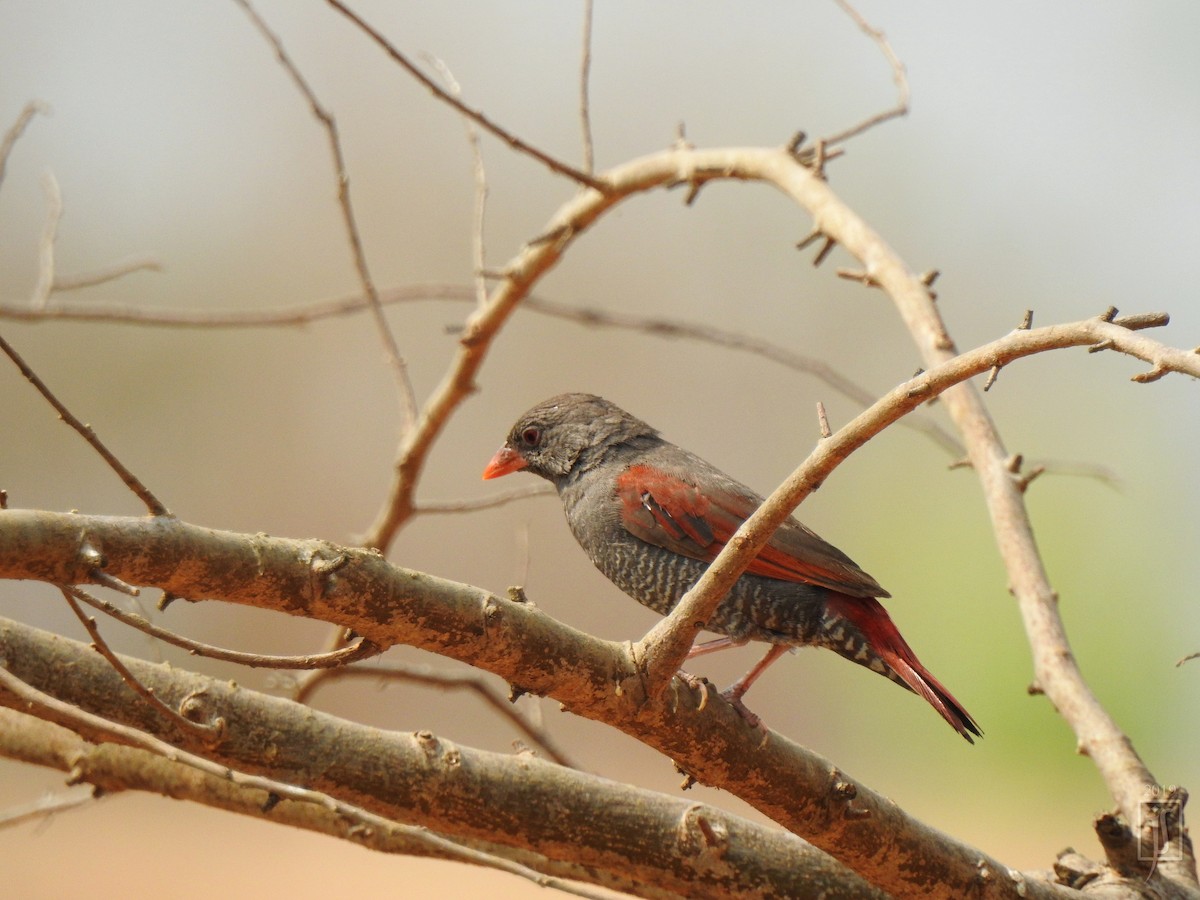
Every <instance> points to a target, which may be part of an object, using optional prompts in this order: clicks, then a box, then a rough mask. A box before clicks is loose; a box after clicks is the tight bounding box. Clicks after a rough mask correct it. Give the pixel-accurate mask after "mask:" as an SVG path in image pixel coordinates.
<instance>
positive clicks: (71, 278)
mask: <svg viewBox="0 0 1200 900" xmlns="http://www.w3.org/2000/svg"><path fill="white" fill-rule="evenodd" d="M162 270H163V267H162V263H160V262H159V261H158V260H156V259H153V258H151V257H148V256H141V257H138V258H136V259H127V260H123V261H121V262H116V263H113V264H112V265H110V266H105V267H104V268H102V269H94V270H93V271H91V272H81V273H80V274H78V275H57V276H55V278H54V291H55V293H60V292H62V291H77V290H79V289H80V288H90V287H95V286H96V285H98V284H104V283H105V282H108V281H115V280H116V279H118V278H124V277H125V276H126V275H130V274H132V273H133V272H161V271H162Z"/></svg>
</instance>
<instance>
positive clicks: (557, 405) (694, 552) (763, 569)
mask: <svg viewBox="0 0 1200 900" xmlns="http://www.w3.org/2000/svg"><path fill="white" fill-rule="evenodd" d="M522 469H524V470H527V471H529V472H532V473H533V474H535V475H540V476H541V477H542V478H545V479H546V480H547V481H549V482H550V483H551V484H553V485H554V487H555V488H556V489H557V490H558V495H559V498H560V499H561V500H562V503H563V509H564V511H565V512H566V516H567V523H568V524H569V525H570V527H571V531H572V533H573V534H574V535H575V539H576V540H577V541H579V544H580V546H581V547H583V549H584V551H585V552H586V553H587V555H588V556H589V557H590V558H591V560H592V562H593V563H594V564H595V565H596V568H598V569H599V570H600V571H601V572H603V573H604V574H605V575H606V576H607V577H608V578H609V579H610V580H611V581H612V582H613V583H614V584H616V585H617V587H619V588H620V589H621V590H623V591H624V592H625V593H626V594H628V595H629V596H631V597H633V599H635V600H637V601H638V602H639V603H641V604H642V605H643V606H647V607H649V608H650V609H652V610H654V611H655V612H658V613H660V614H662V615H666V614H667V613H669V612H670V611H671V609H672V608H674V606H675V604H676V603H678V602H679V599H680V598H681V597H682V596H683V595H684V594H685V593H686V592H687V590H688V589H689V588H690V587H691V586H692V585H693V584H695V583H696V581H697V580H698V579H699V578H700V576H701V575H703V574H704V570H705V569H706V568H707V567H708V564H709V563H710V562H711V561H712V560H713V559H714V558H715V557H716V555H717V553H719V552H720V550H721V548H722V547H724V545H725V543H726V542H727V541H728V540H729V539H730V537H732V536H733V533H734V532H735V531H737V529H738V527H739V526H740V525H741V524H742V523H743V522H744V521H745V520H746V519H747V518H748V517H749V516H750V515H751V513H753V512H754V510H755V509H757V508H758V507H759V506H760V505H761V504H762V502H763V500H762V497H760V496H759V495H757V494H755V493H754V492H753V491H752V490H750V488H748V487H746V486H745V485H743V484H740V483H739V482H737V481H735V480H734V479H732V478H730V477H729V476H728V475H726V474H725V473H724V472H721V471H720V470H719V469H717V468H716V467H714V466H712V465H710V464H709V463H707V462H705V461H704V460H703V459H701V458H700V457H698V456H696V455H695V454H693V453H689V452H688V451H687V450H684V449H682V448H680V447H677V446H675V445H674V444H672V443H669V442H668V441H666V440H664V439H663V438H661V437H660V436H659V433H658V431H656V430H655V429H654V428H651V427H650V426H649V425H647V424H646V423H645V422H643V421H641V420H640V419H637V418H635V417H634V416H631V415H630V414H629V413H627V412H625V410H623V409H621V408H620V407H618V406H617V405H616V404H614V403H610V402H609V401H607V400H605V399H603V398H602V397H597V396H595V395H593V394H560V395H559V396H557V397H552V398H550V399H549V400H546V401H544V402H542V403H539V404H538V405H537V406H535V407H533V408H532V409H531V410H529V411H528V412H527V413H525V414H524V415H523V416H521V418H520V419H518V420H517V423H516V424H515V425H514V426H513V427H512V430H511V431H510V432H509V434H508V438H507V440H506V441H505V443H504V445H503V446H502V447H501V448H500V449H499V450H498V451H497V452H496V454H495V456H493V457H492V460H491V462H489V463H488V465H487V468H485V469H484V470H483V477H484V478H485V479H490V478H498V477H500V476H501V475H507V474H509V473H510V472H517V471H520V470H522ZM888 596H891V595H890V594H888V592H887V591H885V590H884V589H883V588H882V587H880V586H879V583H878V582H877V581H876V580H875V579H874V578H872V577H871V576H870V575H868V574H867V573H866V572H864V571H863V570H862V569H860V568H859V567H858V566H857V565H856V564H855V563H854V561H853V560H851V559H850V557H848V556H846V554H844V553H842V552H841V551H840V550H838V549H837V548H836V547H834V546H832V545H831V544H829V543H826V542H825V541H824V540H822V539H821V538H820V537H818V536H817V535H816V534H815V533H814V532H812V531H811V530H809V529H808V528H806V527H805V526H804V525H802V524H801V523H800V522H799V521H798V520H797V519H795V518H794V517H791V518H788V520H787V521H786V522H784V523H783V525H781V526H780V527H779V529H778V530H777V531H776V532H775V534H774V536H773V537H772V538H771V540H770V542H769V543H768V544H767V546H766V547H764V548H763V550H762V552H761V553H760V554H759V555H758V557H757V558H756V559H755V560H754V562H752V563H751V564H750V566H749V568H748V569H747V570H746V572H745V573H744V574H743V575H742V576H741V578H739V579H738V581H737V582H736V583H735V584H734V586H733V588H732V589H731V590H730V592H729V595H728V596H727V597H726V598H725V599H724V600H723V601H722V602H721V605H720V606H718V607H717V610H716V612H715V613H714V614H713V616H712V618H711V619H710V620H709V622H708V625H707V628H708V630H709V631H713V632H715V633H717V634H721V635H724V637H721V638H718V639H716V640H713V641H709V642H707V643H703V644H699V645H697V646H696V647H694V648H693V649H692V651H691V653H690V654H689V658H691V657H692V656H699V655H700V654H703V653H709V652H712V651H714V650H721V649H724V648H726V647H735V646H741V645H742V644H745V643H746V642H748V641H765V642H766V643H768V644H770V645H771V648H770V650H769V651H768V652H767V654H766V656H765V657H763V659H762V661H761V662H759V663H758V665H756V666H755V667H754V668H752V669H751V670H750V671H749V672H747V673H746V674H745V675H744V676H743V677H742V678H741V679H739V680H738V681H737V682H736V683H735V684H734V685H733V686H731V687H730V688H729V689H728V690H727V691H725V692H724V696H725V697H726V699H728V700H729V701H730V702H731V703H733V705H734V706H735V707H736V708H737V709H738V711H739V712H741V713H742V715H743V716H745V717H746V718H747V719H748V720H749V721H751V722H757V717H756V716H754V715H753V714H752V713H750V711H749V710H748V709H746V707H745V705H744V704H743V703H742V697H743V695H745V693H746V691H747V690H749V689H750V686H751V685H752V684H753V683H754V681H755V679H757V678H758V677H759V676H760V675H761V674H762V673H763V671H764V670H765V669H766V668H767V666H769V665H770V664H771V663H772V662H774V661H775V660H776V659H778V658H779V657H780V656H781V655H782V654H783V653H785V652H786V651H787V650H789V649H791V648H793V647H799V646H804V645H810V644H811V645H815V646H819V647H828V648H829V649H830V650H833V651H834V652H835V653H838V654H841V655H842V656H844V657H845V658H846V659H849V660H850V661H852V662H856V663H858V664H859V665H863V666H866V667H867V668H868V669H870V670H871V671H873V672H877V673H879V674H880V675H884V676H886V677H887V678H889V679H891V680H892V681H894V682H896V683H897V684H899V685H902V686H904V687H907V688H909V689H910V690H912V691H914V692H915V693H917V694H919V695H920V696H922V697H924V698H925V700H927V701H928V702H929V704H930V705H931V706H932V707H933V708H934V709H936V710H937V711H938V713H940V714H941V716H942V718H943V719H945V720H946V721H947V722H949V723H950V726H951V727H952V728H954V730H955V731H957V732H958V733H959V734H961V735H962V736H963V737H964V738H966V739H967V740H968V741H969V742H971V743H974V739H973V738H972V737H971V735H973V734H974V735H980V736H982V734H983V732H982V731H980V729H979V726H978V725H977V724H976V723H975V720H974V719H972V718H971V716H970V714H968V713H967V711H966V710H965V709H963V707H962V705H961V704H960V703H959V702H958V701H957V700H955V699H954V697H953V696H952V695H951V693H950V692H949V691H948V690H946V689H945V688H944V687H942V684H941V682H939V681H938V680H937V679H936V678H934V677H933V675H932V674H931V673H930V672H929V670H928V669H926V668H925V667H924V666H923V665H921V662H920V661H919V660H918V659H917V657H916V654H914V653H913V651H912V650H911V649H910V648H909V646H908V643H907V642H906V641H905V640H904V638H903V637H901V636H900V632H899V631H898V630H897V629H896V626H895V625H894V624H893V623H892V620H891V618H890V617H889V616H888V614H887V610H885V609H884V608H883V606H882V605H881V604H880V603H879V601H878V600H877V599H876V598H877V597H888Z"/></svg>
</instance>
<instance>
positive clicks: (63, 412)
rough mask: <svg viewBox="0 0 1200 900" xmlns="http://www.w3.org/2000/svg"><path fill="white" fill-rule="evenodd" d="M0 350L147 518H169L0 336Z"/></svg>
mask: <svg viewBox="0 0 1200 900" xmlns="http://www.w3.org/2000/svg"><path fill="white" fill-rule="evenodd" d="M0 350H3V351H4V353H5V354H6V355H7V356H8V358H9V359H11V360H12V361H13V363H15V364H16V367H17V368H18V369H20V370H21V374H22V375H24V376H25V378H26V379H27V380H28V381H29V383H30V384H32V385H33V386H34V387H35V388H37V390H38V393H40V394H41V395H42V396H43V397H44V398H45V399H46V402H48V403H49V404H50V405H51V406H53V407H54V409H55V411H56V412H57V413H58V415H59V418H61V419H62V420H63V421H64V422H66V423H67V424H68V425H70V426H71V427H72V428H74V429H75V430H76V431H77V432H79V434H80V436H81V437H82V438H83V439H84V440H85V441H87V442H88V444H90V445H91V447H92V449H93V450H95V451H96V452H97V453H99V454H100V458H101V459H103V460H104V461H105V462H106V463H108V466H109V468H111V469H112V470H113V471H114V472H116V473H117V477H119V478H120V479H121V480H122V481H123V482H125V486H126V487H128V488H129V489H130V490H131V491H133V492H134V493H135V494H136V495H137V496H138V499H140V500H141V501H142V502H143V503H145V504H146V508H147V509H149V510H150V515H152V516H169V515H171V512H170V510H168V509H167V508H166V507H165V506H163V504H162V503H161V502H160V501H159V499H158V498H157V497H155V496H154V494H152V493H150V489H149V488H147V487H146V486H145V485H144V484H142V482H141V480H140V479H139V478H138V477H137V476H136V475H134V474H133V472H131V471H129V469H128V468H126V466H125V464H124V463H122V462H121V461H120V460H119V459H117V457H116V456H114V455H113V454H112V452H111V451H110V450H109V449H108V448H107V447H106V446H104V444H103V443H102V442H101V440H100V438H99V437H97V436H96V432H95V431H94V430H93V429H92V426H90V425H85V424H84V423H83V422H80V421H79V420H78V419H77V418H75V416H73V415H72V414H71V411H70V410H69V409H67V407H66V406H64V405H63V403H62V402H61V401H60V400H59V399H58V398H57V397H56V396H54V394H53V392H51V390H50V388H48V387H47V386H46V384H45V382H43V381H42V379H41V378H39V377H38V376H37V373H36V372H34V371H33V369H31V368H29V365H28V364H27V363H26V362H25V360H24V359H22V358H21V355H20V354H19V353H17V351H16V350H15V349H14V348H13V346H12V345H11V344H10V343H9V342H8V341H6V340H5V339H4V338H3V337H0Z"/></svg>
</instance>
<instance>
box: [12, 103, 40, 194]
mask: <svg viewBox="0 0 1200 900" xmlns="http://www.w3.org/2000/svg"><path fill="white" fill-rule="evenodd" d="M46 112H48V110H47V107H46V106H45V105H44V104H42V103H38V102H37V101H36V100H34V101H30V102H29V103H26V104H25V107H24V109H22V110H21V112H20V113H18V114H17V119H16V121H15V122H13V123H12V125H10V126H9V128H8V130H7V131H6V132H4V137H3V139H0V184H4V175H5V172H6V171H7V169H8V157H9V155H10V154H11V153H12V150H13V147H15V146H16V144H17V141H19V140H20V139H21V135H22V134H24V133H25V129H26V128H28V127H29V123H30V122H32V121H33V117H34V116H36V115H37V114H38V113H42V114H45V113H46Z"/></svg>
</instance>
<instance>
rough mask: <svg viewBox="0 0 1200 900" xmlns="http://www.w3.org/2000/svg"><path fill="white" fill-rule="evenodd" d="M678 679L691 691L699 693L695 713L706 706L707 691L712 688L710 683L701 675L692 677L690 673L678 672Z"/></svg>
mask: <svg viewBox="0 0 1200 900" xmlns="http://www.w3.org/2000/svg"><path fill="white" fill-rule="evenodd" d="M679 677H680V679H681V680H682V681H683V683H684V684H686V685H687V686H688V687H689V688H691V689H692V690H693V691H699V692H700V702H699V703H698V704H697V705H696V711H697V712H699V711H700V710H702V709H704V707H706V706H708V693H709V691H708V689H709V688H711V687H712V682H711V681H709V680H708V679H707V678H705V677H704V676H703V675H693V674H692V673H691V672H685V671H683V669H680V670H679Z"/></svg>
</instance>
